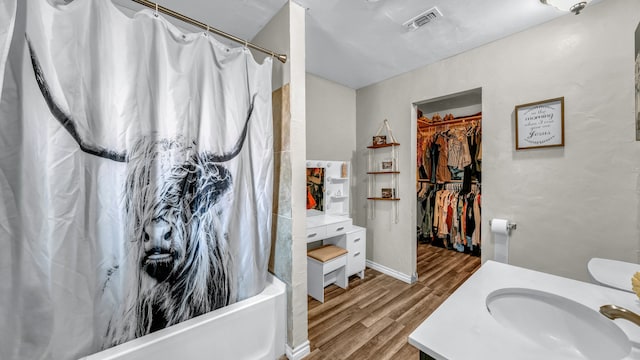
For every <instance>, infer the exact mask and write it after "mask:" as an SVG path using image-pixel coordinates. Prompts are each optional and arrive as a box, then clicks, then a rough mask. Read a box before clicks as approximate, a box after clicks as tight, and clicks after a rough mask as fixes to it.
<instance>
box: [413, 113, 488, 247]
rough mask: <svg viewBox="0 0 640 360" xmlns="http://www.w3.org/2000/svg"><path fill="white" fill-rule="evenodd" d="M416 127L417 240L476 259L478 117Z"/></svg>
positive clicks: (434, 120)
mask: <svg viewBox="0 0 640 360" xmlns="http://www.w3.org/2000/svg"><path fill="white" fill-rule="evenodd" d="M417 121H418V132H417V136H418V139H417V154H416V155H417V162H418V163H417V172H416V174H417V178H418V179H417V186H416V189H417V194H416V196H417V215H418V219H417V234H416V235H417V240H418V241H419V242H420V243H428V244H431V245H434V246H439V247H444V248H447V249H450V250H452V251H458V252H464V253H467V254H471V255H474V256H480V253H481V243H482V241H481V238H480V234H481V231H480V224H481V221H480V219H481V206H480V205H481V174H482V126H481V123H482V113H480V112H479V113H475V114H472V115H468V116H459V117H455V116H454V115H453V114H451V113H446V115H444V116H441V115H440V114H439V113H434V114H429V115H428V116H427V115H424V114H423V113H422V111H421V110H419V109H418V120H417Z"/></svg>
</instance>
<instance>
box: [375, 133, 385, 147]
mask: <svg viewBox="0 0 640 360" xmlns="http://www.w3.org/2000/svg"><path fill="white" fill-rule="evenodd" d="M386 143H387V137H386V136H385V135H376V136H374V137H373V145H384V144H386Z"/></svg>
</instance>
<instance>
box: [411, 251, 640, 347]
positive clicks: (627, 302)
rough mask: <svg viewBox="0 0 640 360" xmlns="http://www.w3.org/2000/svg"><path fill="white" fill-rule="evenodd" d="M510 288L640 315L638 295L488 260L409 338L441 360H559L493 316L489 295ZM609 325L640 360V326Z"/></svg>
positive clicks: (622, 322)
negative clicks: (623, 336)
mask: <svg viewBox="0 0 640 360" xmlns="http://www.w3.org/2000/svg"><path fill="white" fill-rule="evenodd" d="M628 281H631V280H630V279H629V280H628ZM504 288H529V289H534V290H539V291H544V292H548V293H552V294H556V295H559V296H562V297H565V298H567V299H570V300H573V301H575V302H578V303H580V304H582V305H585V306H586V307H588V308H590V309H593V310H594V311H599V309H600V306H602V305H606V304H614V305H618V306H622V307H624V308H627V309H629V310H631V311H633V312H636V313H639V314H640V301H639V300H638V297H637V296H636V295H635V294H631V293H628V292H623V291H620V290H615V289H612V288H608V287H603V286H599V285H595V284H590V283H586V282H581V281H577V280H572V279H568V278H563V277H560V276H555V275H551V274H546V273H542V272H538V271H534V270H528V269H524V268H520V267H517V266H513V265H507V264H502V263H497V262H494V261H487V262H486V263H485V264H483V265H482V267H481V268H480V269H479V270H478V271H476V273H475V274H473V275H472V276H471V277H470V278H469V279H468V280H467V281H466V282H465V283H464V284H462V285H461V286H460V287H459V288H458V290H456V291H455V292H454V293H453V294H452V295H451V296H450V297H449V298H448V299H447V300H446V301H445V302H444V303H442V304H441V305H440V307H438V308H437V309H436V311H434V312H433V313H432V314H431V315H430V316H429V317H428V318H427V319H426V320H425V321H424V322H423V323H422V324H420V326H418V328H417V329H416V330H415V331H414V332H413V333H411V335H409V343H410V344H411V345H413V346H415V347H416V348H418V349H420V350H421V351H422V352H424V353H426V354H427V355H429V356H431V357H433V358H434V359H438V360H440V359H449V360H468V359H497V360H501V359H504V360H513V359H518V360H539V359H558V358H559V356H558V354H555V353H554V352H552V351H551V350H549V349H547V348H544V347H541V346H540V345H538V344H536V343H534V342H533V341H530V340H529V339H527V338H525V337H523V336H522V335H520V334H518V333H517V332H514V331H513V330H512V329H509V328H507V327H505V326H503V325H502V324H500V323H498V321H497V320H496V319H495V318H494V317H493V316H492V315H491V314H490V313H489V311H488V310H487V305H486V300H487V296H488V295H489V294H490V293H492V292H493V291H495V290H498V289H504ZM523 311H524V312H526V311H527V309H523ZM603 316H604V315H603ZM609 321H613V322H614V324H616V325H618V326H619V327H620V328H621V329H622V330H623V331H624V333H625V334H626V335H627V336H628V337H629V340H630V341H631V343H632V350H631V352H630V353H629V355H628V356H627V357H625V358H624V359H640V326H637V325H635V324H633V323H631V322H629V321H627V320H624V319H616V320H615V321H614V320H609Z"/></svg>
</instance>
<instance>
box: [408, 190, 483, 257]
mask: <svg viewBox="0 0 640 360" xmlns="http://www.w3.org/2000/svg"><path fill="white" fill-rule="evenodd" d="M450 185H455V186H450ZM439 186H445V187H446V186H449V188H443V189H440V190H436V187H439ZM461 190H462V187H461V184H460V183H456V184H445V185H442V184H438V185H436V186H433V185H432V187H431V188H430V189H429V190H427V191H425V192H424V193H422V196H420V197H418V209H419V211H418V216H419V217H418V228H419V230H418V233H419V234H420V236H421V238H420V239H421V240H422V241H423V242H428V243H432V244H433V245H436V246H442V247H446V248H449V249H455V250H457V251H459V252H465V253H471V254H474V255H477V256H479V254H480V247H481V235H480V234H481V233H480V223H481V222H480V218H481V214H480V211H481V210H480V209H481V206H480V189H479V187H478V186H477V185H474V188H473V189H472V191H471V192H469V193H463V192H462V191H461Z"/></svg>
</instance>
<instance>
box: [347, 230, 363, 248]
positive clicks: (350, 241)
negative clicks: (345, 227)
mask: <svg viewBox="0 0 640 360" xmlns="http://www.w3.org/2000/svg"><path fill="white" fill-rule="evenodd" d="M366 236H367V231H366V230H365V229H363V228H360V229H359V230H356V231H351V232H349V233H347V251H349V252H350V253H351V252H356V251H364V250H365V249H366V248H367V241H366Z"/></svg>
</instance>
